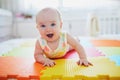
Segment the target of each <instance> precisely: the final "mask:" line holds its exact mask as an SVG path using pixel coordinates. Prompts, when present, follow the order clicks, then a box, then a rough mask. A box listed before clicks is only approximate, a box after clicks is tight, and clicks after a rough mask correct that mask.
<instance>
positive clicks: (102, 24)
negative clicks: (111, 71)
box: [0, 0, 120, 42]
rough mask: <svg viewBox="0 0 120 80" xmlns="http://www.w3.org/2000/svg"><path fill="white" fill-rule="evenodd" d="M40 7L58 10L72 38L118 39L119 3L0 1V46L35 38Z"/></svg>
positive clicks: (99, 0)
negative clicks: (11, 41)
mask: <svg viewBox="0 0 120 80" xmlns="http://www.w3.org/2000/svg"><path fill="white" fill-rule="evenodd" d="M44 7H54V8H57V9H58V10H60V12H61V15H62V18H63V30H65V31H67V32H68V33H70V34H71V35H73V36H80V37H113V36H114V37H117V38H120V0H0V42H2V41H5V40H9V39H14V38H36V37H37V36H38V32H37V30H36V22H35V15H36V14H37V12H38V11H39V10H41V9H42V8H44Z"/></svg>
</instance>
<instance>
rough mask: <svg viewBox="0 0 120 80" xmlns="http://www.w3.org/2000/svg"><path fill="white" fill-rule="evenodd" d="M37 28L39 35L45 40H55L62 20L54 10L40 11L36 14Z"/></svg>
mask: <svg viewBox="0 0 120 80" xmlns="http://www.w3.org/2000/svg"><path fill="white" fill-rule="evenodd" d="M36 21H37V29H38V31H39V33H40V34H41V37H42V38H44V39H45V40H47V41H55V40H57V39H58V38H59V37H60V36H59V35H60V30H61V27H62V22H61V20H60V17H59V15H58V13H57V12H56V11H54V10H48V11H42V12H41V13H40V14H39V15H38V16H37V20H36Z"/></svg>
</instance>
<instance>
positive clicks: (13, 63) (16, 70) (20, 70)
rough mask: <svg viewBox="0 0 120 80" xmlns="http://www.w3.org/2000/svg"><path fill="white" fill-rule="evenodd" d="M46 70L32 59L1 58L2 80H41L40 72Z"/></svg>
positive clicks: (0, 77)
mask: <svg viewBox="0 0 120 80" xmlns="http://www.w3.org/2000/svg"><path fill="white" fill-rule="evenodd" d="M44 68H45V67H43V66H42V65H41V64H39V63H36V62H35V61H34V59H31V58H20V57H0V80H5V78H16V79H18V80H29V79H39V77H40V75H41V74H40V71H41V70H43V69H44Z"/></svg>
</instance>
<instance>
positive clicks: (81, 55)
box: [67, 34, 92, 66]
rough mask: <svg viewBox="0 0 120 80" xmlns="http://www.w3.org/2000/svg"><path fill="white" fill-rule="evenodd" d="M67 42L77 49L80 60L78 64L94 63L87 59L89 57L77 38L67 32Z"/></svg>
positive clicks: (87, 64)
mask: <svg viewBox="0 0 120 80" xmlns="http://www.w3.org/2000/svg"><path fill="white" fill-rule="evenodd" d="M67 42H68V44H69V45H70V46H72V48H74V49H75V50H76V51H77V53H78V55H79V58H80V60H79V61H78V62H77V63H78V65H84V66H89V65H92V64H91V63H90V62H89V61H88V60H87V57H86V54H85V51H84V49H83V47H82V45H80V43H79V42H78V41H77V40H75V39H74V38H73V37H71V36H70V35H69V34H67Z"/></svg>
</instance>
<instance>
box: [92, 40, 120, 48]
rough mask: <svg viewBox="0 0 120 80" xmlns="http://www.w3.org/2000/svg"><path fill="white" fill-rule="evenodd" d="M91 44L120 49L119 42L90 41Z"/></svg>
mask: <svg viewBox="0 0 120 80" xmlns="http://www.w3.org/2000/svg"><path fill="white" fill-rule="evenodd" d="M91 43H92V44H93V45H94V46H103V47H104V46H109V47H111V46H113V47H114V46H115V47H117V46H118V47H120V40H91Z"/></svg>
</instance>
